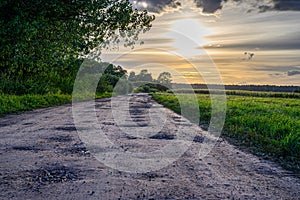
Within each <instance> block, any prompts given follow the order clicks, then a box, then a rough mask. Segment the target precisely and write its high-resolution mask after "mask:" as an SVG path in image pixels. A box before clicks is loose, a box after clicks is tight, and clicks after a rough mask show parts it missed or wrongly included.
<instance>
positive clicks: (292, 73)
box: [287, 70, 300, 76]
mask: <svg viewBox="0 0 300 200" xmlns="http://www.w3.org/2000/svg"><path fill="white" fill-rule="evenodd" d="M287 75H288V76H295V75H300V70H298V71H297V70H290V71H288V72H287Z"/></svg>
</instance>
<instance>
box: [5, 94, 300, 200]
mask: <svg viewBox="0 0 300 200" xmlns="http://www.w3.org/2000/svg"><path fill="white" fill-rule="evenodd" d="M131 98H132V102H131V107H130V112H131V114H132V116H134V117H133V118H134V119H135V120H134V121H135V122H136V124H137V126H141V127H146V126H147V123H148V122H149V119H148V114H147V110H148V108H149V107H156V109H158V110H163V111H164V112H165V113H166V115H167V118H168V122H167V123H166V125H165V126H164V130H163V131H162V132H160V133H159V134H157V135H152V136H151V137H148V138H139V137H134V136H132V135H131V136H130V135H128V134H123V133H122V131H120V129H118V127H117V125H116V124H115V122H114V119H113V117H112V114H111V109H110V99H101V100H97V101H96V110H97V113H98V121H99V124H100V126H101V129H102V130H104V131H105V132H106V133H107V134H108V136H109V138H110V140H111V141H113V142H115V143H116V144H118V145H119V146H121V147H122V148H123V149H126V150H128V151H132V152H147V151H149V150H154V149H156V148H160V147H161V146H163V145H166V144H168V143H169V142H172V141H173V140H175V139H176V135H175V136H174V133H173V131H174V130H176V128H178V126H180V125H184V126H186V127H190V128H191V129H195V130H196V131H197V132H198V135H197V137H196V138H195V139H194V141H193V142H192V145H191V146H190V148H189V149H188V151H186V152H185V153H184V154H183V155H182V156H181V157H180V158H179V159H178V160H177V161H175V162H174V163H172V164H170V165H168V166H167V167H164V168H162V169H160V170H157V171H151V172H145V173H129V172H122V171H118V170H116V169H112V168H109V167H107V166H105V165H104V164H103V163H101V162H99V161H98V160H97V159H96V158H95V157H94V156H93V154H91V153H90V151H89V150H88V149H87V148H86V147H85V144H84V143H83V142H82V141H81V140H80V137H79V135H78V133H77V131H76V127H75V125H74V122H73V118H72V107H71V105H64V106H58V107H52V108H46V109H39V110H35V111H32V112H26V113H23V114H20V115H9V116H6V117H3V118H1V119H0V132H1V133H0V134H1V140H0V156H1V157H0V162H1V164H0V177H1V179H0V180H1V181H0V198H1V199H22V200H23V199H271V200H274V199H300V180H299V179H298V178H296V177H293V175H292V174H290V173H289V172H288V171H285V170H283V169H282V168H280V167H279V166H278V165H277V164H276V163H272V162H271V161H266V160H261V159H259V158H258V157H256V156H254V155H251V154H248V153H245V152H242V151H240V150H238V149H237V148H236V147H234V146H232V145H230V144H228V143H227V142H226V141H224V140H223V139H218V141H217V143H216V146H215V147H214V148H213V150H212V151H211V152H210V153H209V154H208V155H207V156H206V157H205V158H203V159H200V158H199V157H198V147H199V145H200V144H201V143H203V142H205V140H204V139H205V137H206V133H205V132H204V131H202V130H201V129H200V128H198V127H196V126H194V125H191V124H189V123H188V122H186V121H185V122H184V124H179V123H178V122H179V121H180V120H181V119H180V116H178V115H176V114H175V113H173V112H171V111H169V110H167V109H165V108H163V107H161V106H159V105H158V104H157V103H155V102H153V101H152V100H150V99H149V96H147V95H141V96H138V97H131ZM116 100H117V101H120V108H119V109H120V111H121V109H122V106H121V103H122V101H123V100H122V97H116ZM120 113H121V112H120ZM182 120H184V119H182ZM87 123H88V121H87ZM137 134H138V133H137ZM104 151H105V150H104ZM106 151H109V149H106Z"/></svg>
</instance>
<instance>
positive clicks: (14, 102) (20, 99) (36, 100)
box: [0, 94, 72, 116]
mask: <svg viewBox="0 0 300 200" xmlns="http://www.w3.org/2000/svg"><path fill="white" fill-rule="evenodd" d="M71 99H72V98H71V95H62V94H47V95H37V94H35V95H32V94H31V95H29V94H28V95H21V96H17V95H8V94H0V116H4V115H7V114H10V113H19V112H22V111H27V110H33V109H36V108H45V107H49V106H54V105H61V104H65V103H69V102H71Z"/></svg>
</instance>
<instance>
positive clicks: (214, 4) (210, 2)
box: [194, 0, 223, 13]
mask: <svg viewBox="0 0 300 200" xmlns="http://www.w3.org/2000/svg"><path fill="white" fill-rule="evenodd" d="M194 2H195V3H196V6H197V7H200V8H202V9H203V10H202V12H204V13H215V12H216V11H217V10H219V9H221V8H222V2H223V0H194Z"/></svg>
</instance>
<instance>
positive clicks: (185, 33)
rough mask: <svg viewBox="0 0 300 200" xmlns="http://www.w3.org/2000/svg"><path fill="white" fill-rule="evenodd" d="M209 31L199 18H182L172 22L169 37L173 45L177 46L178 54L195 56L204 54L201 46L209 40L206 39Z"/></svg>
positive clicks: (176, 51)
mask: <svg viewBox="0 0 300 200" xmlns="http://www.w3.org/2000/svg"><path fill="white" fill-rule="evenodd" d="M209 33H210V31H209V30H208V29H207V28H205V27H204V26H203V25H202V24H201V23H199V21H198V20H195V19H182V20H176V21H174V22H173V23H172V27H171V30H170V32H169V33H168V34H167V37H169V38H171V39H172V40H173V43H172V44H171V45H172V47H174V48H175V51H174V52H175V53H176V54H179V55H182V56H185V57H193V56H197V55H202V54H203V49H202V48H201V47H202V46H203V45H204V44H206V43H207V42H208V41H206V40H205V36H207V35H208V34H209Z"/></svg>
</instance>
